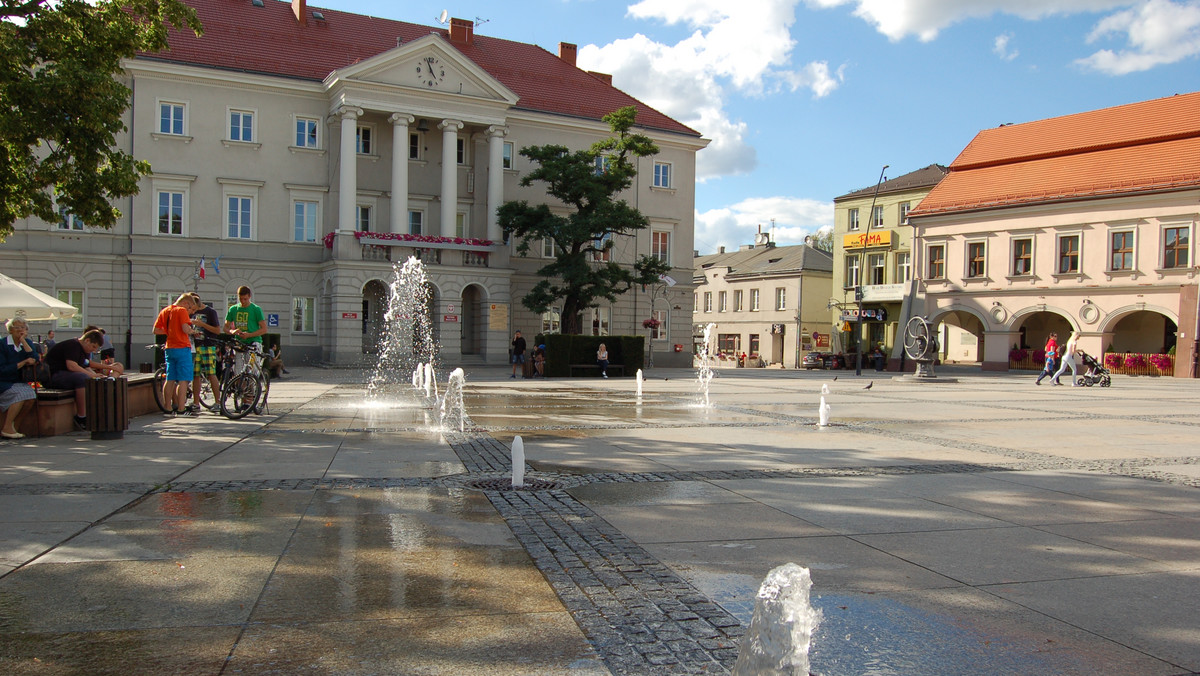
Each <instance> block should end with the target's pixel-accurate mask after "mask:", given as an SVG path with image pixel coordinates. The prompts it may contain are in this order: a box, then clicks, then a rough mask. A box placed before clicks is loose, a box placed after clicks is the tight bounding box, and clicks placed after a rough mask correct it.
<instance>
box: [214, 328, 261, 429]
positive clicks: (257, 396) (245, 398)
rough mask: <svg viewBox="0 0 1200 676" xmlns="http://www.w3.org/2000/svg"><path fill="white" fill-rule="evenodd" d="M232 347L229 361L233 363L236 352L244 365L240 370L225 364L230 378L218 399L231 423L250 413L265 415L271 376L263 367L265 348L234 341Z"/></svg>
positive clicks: (223, 412)
mask: <svg viewBox="0 0 1200 676" xmlns="http://www.w3.org/2000/svg"><path fill="white" fill-rule="evenodd" d="M229 347H230V348H231V350H230V353H229V355H228V356H227V359H230V360H232V356H233V354H234V353H242V354H243V355H244V358H243V361H244V363H243V365H242V366H241V368H240V369H239V368H237V367H236V366H234V365H233V364H231V363H229V362H228V361H227V363H226V369H225V372H226V373H227V374H229V377H228V379H226V380H225V381H224V382H223V383H222V384H221V396H220V397H219V398H218V405H219V406H220V407H221V414H222V415H224V416H225V417H226V418H229V419H230V420H238V419H239V418H244V417H246V416H247V415H249V414H250V413H254V414H256V415H264V414H265V413H266V412H267V397H268V396H269V395H270V392H271V376H270V375H269V374H268V373H267V371H266V369H264V368H263V367H262V345H261V344H259V343H250V345H244V344H242V343H238V342H232V343H230V344H229Z"/></svg>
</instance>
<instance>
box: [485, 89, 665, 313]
mask: <svg viewBox="0 0 1200 676" xmlns="http://www.w3.org/2000/svg"><path fill="white" fill-rule="evenodd" d="M636 114H637V109H636V108H635V107H633V106H629V107H626V108H621V109H619V110H617V111H615V112H612V113H610V114H608V115H606V116H605V117H604V121H605V122H607V123H608V125H609V127H610V128H611V129H612V132H613V136H611V137H609V138H606V139H604V140H602V141H597V142H596V143H594V144H593V145H592V147H591V148H590V149H588V150H577V151H574V152H571V151H570V150H569V149H568V148H566V147H564V146H560V145H545V146H531V147H527V148H522V149H521V154H522V155H524V156H525V157H528V158H529V159H530V160H533V162H534V163H535V164H536V165H537V168H535V169H534V170H533V171H531V172H529V173H528V174H526V175H525V177H524V178H522V179H521V185H523V186H529V185H532V184H533V182H534V181H542V182H544V183H546V185H547V188H546V192H547V193H548V194H549V195H550V196H551V197H554V198H557V199H558V200H559V201H560V202H562V203H563V204H565V205H566V206H567V207H569V208H570V209H571V213H568V214H566V215H557V214H555V213H554V212H553V211H552V210H551V209H550V207H549V206H547V205H546V204H538V205H535V206H531V205H530V204H529V203H528V202H525V201H520V202H505V203H504V204H502V205H501V206H500V209H499V220H500V226H501V227H502V228H503V229H504V233H505V235H506V236H508V237H516V238H517V252H518V253H520V254H525V253H527V252H528V251H529V247H530V245H531V244H533V245H536V246H541V243H542V241H543V240H545V239H550V240H552V241H553V242H554V252H555V258H554V260H553V261H552V262H550V263H548V264H547V265H545V266H543V267H542V268H541V269H540V270H538V274H539V275H540V276H541V277H542V280H541V281H540V282H538V283H537V284H536V285H535V286H534V287H533V289H532V290H531V291H530V292H529V293H528V294H526V295H525V296H524V297H523V298H522V299H521V304H522V305H524V306H525V307H526V308H528V309H529V310H531V311H533V312H536V313H539V314H541V313H543V312H546V311H547V310H549V309H550V307H551V306H552V305H553V304H554V303H555V301H557V300H558V299H562V301H563V305H562V330H563V333H569V334H578V333H582V327H581V325H580V319H581V316H580V315H581V313H582V312H583V311H584V310H586V309H587V308H589V307H594V306H595V304H596V301H598V300H600V299H605V300H608V301H609V302H615V301H616V299H617V296H618V295H620V294H623V293H625V292H626V291H628V290H629V289H631V288H633V286H634V285H635V284H653V283H655V282H657V281H658V278H659V276H660V275H662V274H665V273H666V272H667V271H669V270H670V269H671V266H669V265H667V264H666V263H663V262H662V261H660V260H658V259H657V258H654V257H651V256H638V258H637V260H636V261H635V262H634V264H633V266H632V267H630V266H628V265H621V264H620V263H618V262H616V261H613V260H609V261H597V260H596V257H597V255H598V254H600V253H601V252H604V251H611V250H612V247H613V240H614V238H615V237H618V236H621V235H630V234H633V233H634V232H636V231H638V230H642V229H644V228H646V227H649V225H650V222H649V221H648V220H647V219H646V217H645V216H643V215H642V214H641V212H639V211H638V210H637V209H636V208H634V207H632V206H630V205H629V204H628V203H626V202H625V200H620V199H617V198H616V196H617V194H618V193H620V192H621V191H623V190H626V189H627V188H629V186H631V185H633V178H634V176H636V175H637V167H636V166H635V162H634V158H639V157H646V156H648V155H654V154H657V153H658V147H657V146H655V145H654V143H653V142H652V141H651V140H650V139H649V138H648V137H646V136H644V135H642V134H634V133H630V129H632V128H633V122H634V117H635V116H636Z"/></svg>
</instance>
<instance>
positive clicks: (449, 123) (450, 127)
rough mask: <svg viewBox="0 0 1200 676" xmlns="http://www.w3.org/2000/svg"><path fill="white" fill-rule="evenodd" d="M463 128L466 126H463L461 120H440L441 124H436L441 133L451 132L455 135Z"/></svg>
mask: <svg viewBox="0 0 1200 676" xmlns="http://www.w3.org/2000/svg"><path fill="white" fill-rule="evenodd" d="M465 126H466V125H465V124H463V122H462V120H442V121H441V122H439V123H438V129H441V130H442V131H452V132H456V133H457V132H459V131H462V128H463V127H465Z"/></svg>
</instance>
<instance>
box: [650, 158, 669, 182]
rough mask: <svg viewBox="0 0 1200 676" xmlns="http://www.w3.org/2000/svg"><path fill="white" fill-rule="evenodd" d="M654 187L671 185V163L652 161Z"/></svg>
mask: <svg viewBox="0 0 1200 676" xmlns="http://www.w3.org/2000/svg"><path fill="white" fill-rule="evenodd" d="M654 187H655V188H670V187H671V165H670V164H669V163H667V162H655V163H654Z"/></svg>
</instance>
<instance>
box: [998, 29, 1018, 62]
mask: <svg viewBox="0 0 1200 676" xmlns="http://www.w3.org/2000/svg"><path fill="white" fill-rule="evenodd" d="M1012 38H1013V36H1012V33H1001V34H1000V35H997V36H996V40H995V42H994V43H993V45H992V52H994V53H995V54H996V56H998V57H1000V58H1001V59H1004V60H1005V61H1012V60H1013V59H1015V58H1017V55H1018V54H1020V53H1021V52H1020V51H1019V50H1016V49H1013V50H1009V48H1008V44H1009V43H1010V42H1011V41H1012Z"/></svg>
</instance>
